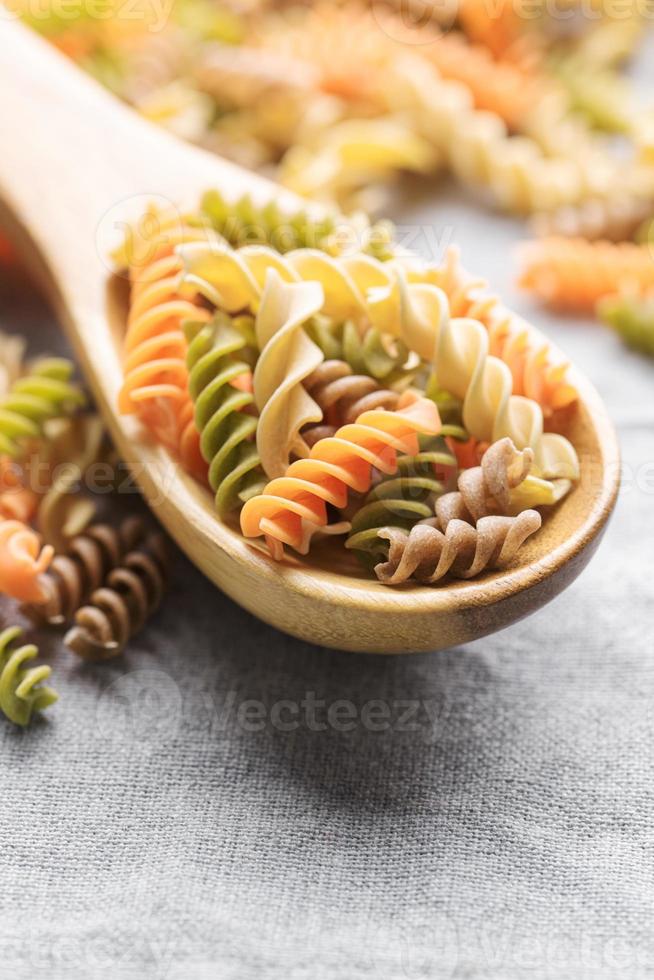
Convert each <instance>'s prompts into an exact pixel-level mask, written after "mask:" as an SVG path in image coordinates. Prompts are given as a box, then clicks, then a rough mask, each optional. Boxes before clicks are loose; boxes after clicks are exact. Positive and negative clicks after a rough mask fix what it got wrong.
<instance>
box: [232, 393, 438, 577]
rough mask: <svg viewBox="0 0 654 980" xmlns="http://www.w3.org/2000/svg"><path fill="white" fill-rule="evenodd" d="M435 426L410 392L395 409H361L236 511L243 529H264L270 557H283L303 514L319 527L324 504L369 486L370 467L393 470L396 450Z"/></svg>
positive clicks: (296, 543)
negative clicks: (389, 410)
mask: <svg viewBox="0 0 654 980" xmlns="http://www.w3.org/2000/svg"><path fill="white" fill-rule="evenodd" d="M439 430H440V419H439V417H438V411H437V409H436V406H435V405H434V403H433V402H431V401H429V400H428V399H426V398H421V397H419V396H416V395H413V394H412V393H411V392H405V394H404V395H403V396H402V398H401V399H400V402H399V403H398V409H397V411H394V412H386V411H383V410H379V411H373V412H364V413H363V415H361V416H359V418H358V419H357V421H356V423H355V424H354V425H346V426H343V427H342V428H340V429H338V431H337V432H336V434H335V436H333V437H332V438H328V439H322V440H321V441H320V442H317V443H316V444H315V445H314V446H313V447H312V449H311V452H310V454H309V457H308V458H307V459H301V460H297V461H296V462H294V463H291V465H290V466H289V468H288V470H287V471H286V474H285V476H283V477H281V478H279V479H276V480H272V481H271V482H270V483H269V484H268V485H267V486H266V488H265V490H264V492H263V494H261V495H260V496H258V497H253V498H252V499H251V500H248V501H247V503H246V504H245V506H244V507H243V510H242V511H241V530H242V532H243V534H244V535H245V537H248V538H253V537H259V536H260V535H264V534H265V535H266V537H267V540H268V544H269V547H270V549H271V552H272V554H273V557H275V558H281V557H282V555H283V545H284V544H287V545H290V546H291V547H292V548H295V549H296V550H298V549H299V547H300V546H301V544H302V541H303V528H302V522H303V520H304V521H307V522H309V524H311V525H313V526H317V527H324V526H325V525H326V524H327V504H332V505H333V506H335V507H337V508H342V507H344V506H345V503H346V501H347V493H348V489H349V490H355V491H357V492H359V493H364V492H366V491H367V490H368V489H369V488H370V482H371V472H372V469H373V467H374V468H375V469H377V470H379V471H380V472H382V473H394V472H395V471H396V468H397V462H396V460H397V454H398V453H401V454H404V455H411V456H415V455H416V453H417V452H418V439H417V435H418V433H423V434H426V435H436V434H437V433H438V431H439Z"/></svg>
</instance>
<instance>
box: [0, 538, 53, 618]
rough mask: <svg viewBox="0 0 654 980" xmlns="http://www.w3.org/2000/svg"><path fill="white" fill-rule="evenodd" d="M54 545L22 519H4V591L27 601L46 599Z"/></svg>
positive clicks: (0, 572)
mask: <svg viewBox="0 0 654 980" xmlns="http://www.w3.org/2000/svg"><path fill="white" fill-rule="evenodd" d="M53 555H54V549H53V548H52V546H51V545H45V546H44V547H43V548H42V547H41V541H40V538H39V536H38V534H36V533H35V532H34V531H33V530H32V529H31V528H30V527H27V525H25V524H22V523H21V521H13V520H8V521H0V592H4V594H5V595H9V596H11V597H12V598H14V599H20V600H21V601H23V602H44V601H45V599H46V595H47V593H46V591H45V586H44V572H46V570H47V568H48V566H49V565H50V562H51V561H52V557H53Z"/></svg>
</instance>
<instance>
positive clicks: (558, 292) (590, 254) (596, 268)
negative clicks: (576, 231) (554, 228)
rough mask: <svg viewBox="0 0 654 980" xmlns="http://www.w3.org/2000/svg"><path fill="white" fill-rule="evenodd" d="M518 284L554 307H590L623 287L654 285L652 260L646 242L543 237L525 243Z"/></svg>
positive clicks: (639, 288) (582, 309)
mask: <svg viewBox="0 0 654 980" xmlns="http://www.w3.org/2000/svg"><path fill="white" fill-rule="evenodd" d="M520 285H521V286H522V287H523V288H524V289H527V290H529V292H531V293H533V294H534V295H535V296H536V297H537V298H538V299H540V300H541V301H542V302H543V303H546V304H547V305H548V306H552V307H554V308H555V309H558V310H571V311H577V312H587V313H592V312H594V310H595V306H596V305H597V302H598V301H599V300H601V299H603V298H604V297H605V296H610V295H612V294H614V293H618V292H620V290H621V289H624V288H625V287H627V288H633V289H634V290H635V291H636V292H646V291H647V290H648V289H651V288H654V262H652V254H651V251H650V249H649V247H648V246H646V245H634V244H632V243H629V242H622V243H620V244H618V245H616V244H613V243H612V242H602V241H600V242H588V241H586V240H585V239H582V238H556V237H553V238H544V239H542V240H541V241H537V242H530V243H528V244H526V245H525V246H524V248H523V253H522V273H521V276H520Z"/></svg>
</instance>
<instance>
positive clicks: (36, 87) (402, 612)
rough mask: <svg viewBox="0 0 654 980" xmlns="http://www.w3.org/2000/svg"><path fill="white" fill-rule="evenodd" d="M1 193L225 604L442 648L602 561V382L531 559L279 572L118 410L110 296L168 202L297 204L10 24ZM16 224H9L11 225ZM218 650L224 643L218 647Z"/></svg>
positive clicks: (610, 468)
mask: <svg viewBox="0 0 654 980" xmlns="http://www.w3.org/2000/svg"><path fill="white" fill-rule="evenodd" d="M0 132H2V136H3V140H2V153H0V197H1V199H2V201H3V202H4V205H5V207H6V209H7V214H9V213H10V214H11V215H13V218H14V231H15V233H16V235H17V236H18V239H17V241H18V243H19V244H20V243H21V242H22V244H23V245H24V246H25V253H26V254H27V255H29V256H30V257H31V261H32V264H33V265H36V267H37V271H38V273H39V275H40V276H41V279H42V281H43V282H44V284H45V285H46V286H47V288H48V291H49V294H50V295H51V296H52V298H53V301H54V304H55V307H56V310H57V311H58V314H59V315H60V317H61V322H62V323H63V324H64V326H65V328H66V330H67V332H68V335H69V337H70V339H71V341H72V343H73V346H74V348H75V352H76V354H77V356H78V358H79V360H80V362H81V364H82V367H83V370H84V373H85V375H86V378H87V379H88V382H89V384H90V386H91V388H92V390H93V394H94V396H95V398H96V400H97V403H98V406H99V408H100V411H101V412H102V414H103V416H104V418H105V420H106V423H107V425H108V427H109V429H110V431H111V435H112V437H113V439H114V441H115V443H116V445H117V447H118V449H119V451H120V453H121V454H122V456H123V458H124V459H125V461H126V462H127V463H128V465H129V466H130V467H131V468H132V470H133V473H134V475H135V477H136V479H137V480H138V483H139V484H140V486H141V489H142V491H143V493H144V494H145V497H146V499H147V500H148V501H149V503H150V505H151V506H152V508H153V510H154V511H155V513H156V515H157V517H158V518H159V520H160V521H161V522H162V523H163V524H164V525H165V526H166V528H167V529H168V531H169V532H170V534H171V535H172V536H173V538H175V540H176V541H177V542H178V544H179V545H180V547H181V548H182V549H183V550H184V551H185V552H186V553H187V554H188V556H189V557H190V558H191V559H192V560H193V561H194V562H195V564H196V565H197V566H198V567H199V568H201V569H202V571H203V572H205V573H206V575H208V576H209V578H211V579H212V581H214V582H215V583H216V584H217V585H218V586H219V587H220V588H221V589H222V590H223V591H224V592H226V593H227V595H229V596H231V598H233V599H235V600H236V602H238V603H240V604H241V605H242V606H244V607H245V608H246V609H248V610H250V611H251V612H252V613H254V614H255V615H256V616H258V617H260V618H261V619H263V620H265V621H266V622H268V623H271V624H272V625H273V626H276V627H278V628H279V629H282V630H285V631H286V632H288V633H291V634H293V635H295V636H298V637H301V638H302V639H304V640H309V641H311V642H313V643H318V644H322V645H324V646H328V647H339V648H344V649H347V650H360V651H375V652H388V653H397V652H406V651H418V650H435V649H440V648H443V647H448V646H452V645H454V644H457V643H461V642H464V641H468V640H473V639H475V638H477V637H480V636H484V635H485V634H488V633H491V632H493V631H495V630H498V629H501V628H503V627H505V626H508V625H509V624H510V623H512V622H515V621H516V620H518V619H520V618H522V617H523V616H526V615H527V614H528V613H530V612H533V611H534V610H536V609H538V608H539V607H540V606H542V605H543V604H544V603H546V602H548V601H549V600H550V599H552V598H553V597H554V596H555V595H557V593H559V592H560V591H561V590H562V589H564V588H565V587H566V586H567V585H568V584H569V583H570V582H572V581H573V579H574V578H575V577H576V576H577V575H578V574H579V572H580V571H581V570H582V568H583V567H584V566H585V565H586V563H587V562H588V560H589V559H590V557H591V555H592V554H593V552H594V551H595V549H596V547H597V545H598V543H599V539H600V536H601V532H602V531H603V529H604V527H605V525H606V522H607V520H608V518H609V516H610V513H611V511H612V509H613V506H614V503H615V499H616V495H617V491H618V485H619V455H618V447H617V443H616V437H615V434H614V431H613V428H612V426H611V423H610V421H609V419H608V417H607V413H606V411H605V409H604V407H603V405H602V403H601V400H600V398H599V396H598V394H597V393H596V391H595V390H594V388H593V387H592V386H591V385H590V384H589V382H588V381H586V380H585V379H584V378H579V387H580V391H581V402H580V405H579V406H578V409H577V410H576V411H575V412H573V413H571V416H570V420H569V423H568V424H567V426H566V434H567V435H568V436H569V438H570V439H571V440H572V442H573V443H574V445H575V446H576V448H577V450H578V452H579V456H580V459H581V468H582V478H581V481H580V483H579V485H578V486H577V487H576V488H575V489H574V491H573V492H572V493H571V494H570V495H569V497H568V498H567V499H566V500H565V501H564V502H563V503H562V504H561V505H560V506H559V507H558V508H557V509H556V510H555V511H554V512H553V513H552V514H551V515H550V516H548V517H547V519H546V520H545V523H544V527H543V529H542V530H541V531H540V532H539V533H538V534H537V535H535V536H534V537H533V538H532V539H531V540H530V541H529V542H528V543H527V545H526V546H525V547H524V549H523V551H522V553H521V559H520V562H519V564H517V565H515V566H514V567H511V568H510V569H508V570H506V571H502V572H496V573H492V574H488V575H485V576H484V577H482V578H481V579H479V580H477V581H472V582H452V583H450V584H448V585H447V586H444V587H440V588H439V587H436V588H427V587H422V586H420V587H404V588H401V589H397V590H394V589H390V588H387V587H385V586H382V585H380V584H378V583H377V582H375V581H374V580H371V579H370V577H369V576H367V575H366V574H364V573H363V572H362V571H361V570H359V569H358V567H357V566H356V564H355V562H354V559H351V557H350V556H349V555H348V554H347V553H345V551H344V549H342V548H340V549H339V550H338V551H331V552H330V551H329V550H327V551H326V552H325V553H320V554H319V552H316V554H312V555H311V556H309V557H308V558H307V559H305V560H304V559H294V558H289V559H288V560H287V561H285V562H284V563H281V564H275V563H274V562H273V561H271V560H269V559H268V558H267V557H266V556H264V555H263V554H262V553H261V552H259V551H257V550H256V549H255V548H253V547H252V546H251V545H250V544H249V543H248V542H247V541H245V540H243V538H242V537H241V536H240V535H239V533H238V531H237V530H236V529H235V528H231V527H228V526H226V525H225V524H224V523H221V521H220V520H218V518H217V517H216V514H215V513H214V509H213V502H212V497H211V495H210V494H209V493H208V492H207V491H206V490H204V489H203V488H202V487H200V486H199V485H198V484H197V483H195V482H194V481H193V480H192V479H191V478H190V477H188V476H186V475H185V474H184V473H183V472H181V471H180V470H179V469H178V468H177V467H176V466H175V464H174V462H173V461H172V460H171V458H170V456H169V455H168V454H167V452H166V451H165V450H164V449H162V448H161V447H159V446H157V445H154V444H152V443H151V442H150V441H148V439H147V437H146V436H145V435H144V433H143V431H142V429H141V428H140V426H139V425H138V424H137V423H136V422H135V421H134V420H133V419H131V418H125V417H123V416H120V415H118V414H117V412H116V401H117V394H118V389H119V387H120V384H121V379H122V374H121V366H120V345H121V336H122V333H123V330H124V317H125V307H124V304H121V303H119V302H116V301H115V297H113V296H112V291H111V290H108V289H107V285H108V281H109V279H110V263H109V261H108V259H107V251H108V249H109V247H110V246H111V245H112V244H115V243H116V242H117V241H118V240H119V238H120V229H121V224H122V223H123V222H127V221H130V220H134V219H135V218H137V217H138V216H139V215H140V214H142V212H143V211H144V209H145V206H146V204H147V202H148V201H149V200H150V199H153V198H154V199H160V198H161V197H162V196H163V197H164V198H166V199H169V200H170V201H171V202H174V203H175V204H178V205H180V206H182V207H186V206H197V202H198V200H199V198H200V195H201V194H202V193H203V191H205V190H207V189H208V188H212V187H215V188H218V189H219V190H220V191H221V192H222V193H223V194H224V195H226V196H228V197H233V198H234V199H236V198H237V197H238V196H239V195H241V194H243V193H246V192H247V193H250V194H251V195H252V196H253V198H254V199H255V200H257V201H260V202H262V203H264V202H266V201H270V200H273V199H274V200H275V201H276V202H277V203H278V204H279V205H280V206H281V207H283V208H286V207H288V208H297V206H298V204H301V203H302V202H299V201H298V199H297V198H295V197H293V195H291V194H289V193H287V192H285V191H283V190H281V189H280V188H279V187H277V186H275V185H273V184H272V183H268V182H267V181H265V180H263V179H261V178H260V177H257V176H254V175H253V174H251V173H247V172H246V171H244V170H241V169H239V168H238V167H235V166H233V165H231V164H229V163H226V162H225V161H224V160H220V159H218V158H216V157H214V156H212V155H209V154H207V153H205V152H202V151H200V150H198V149H194V148H192V147H190V146H187V145H185V144H182V143H181V142H178V141H177V140H176V139H175V138H173V137H172V136H170V135H168V134H166V133H165V132H163V131H161V130H159V129H157V128H155V127H153V126H151V125H149V124H148V123H146V122H144V121H142V120H141V119H139V118H138V116H136V115H135V114H134V113H132V112H131V111H130V110H129V109H127V108H125V107H123V106H122V105H120V104H119V103H118V102H117V101H116V100H115V99H114V98H113V97H112V96H111V95H109V94H108V93H106V92H105V91H104V90H102V89H101V88H100V87H99V86H98V85H96V84H95V83H94V82H93V81H92V80H91V79H89V78H87V77H86V76H85V75H83V74H82V73H81V72H80V71H78V70H77V69H76V68H74V67H73V66H72V65H70V64H69V63H68V62H67V61H66V60H65V59H64V58H63V57H62V56H60V55H59V54H58V53H57V52H55V51H54V50H53V49H51V48H50V47H49V45H47V44H46V43H45V42H43V41H41V40H40V39H38V38H37V37H36V36H34V35H32V33H31V32H29V31H28V30H27V29H25V28H23V27H22V26H20V25H18V24H16V23H11V22H9V21H8V20H7V19H4V20H3V19H2V18H0ZM7 214H6V215H5V218H6V217H7ZM217 641H219V636H218V637H217Z"/></svg>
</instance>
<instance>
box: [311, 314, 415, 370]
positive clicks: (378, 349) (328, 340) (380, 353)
mask: <svg viewBox="0 0 654 980" xmlns="http://www.w3.org/2000/svg"><path fill="white" fill-rule="evenodd" d="M305 330H306V332H307V333H308V335H309V336H310V337H311V339H312V340H313V342H314V343H315V344H317V345H318V347H320V349H321V351H322V352H323V354H324V355H325V360H326V361H347V363H348V364H349V365H350V367H351V368H352V371H353V372H354V374H368V375H370V377H371V378H375V379H376V380H377V381H382V382H383V383H384V384H385V385H387V386H391V385H393V386H395V385H397V386H399V387H401V386H402V382H404V383H405V384H408V383H409V382H410V381H411V380H412V379H413V378H414V377H415V374H416V372H417V370H418V368H419V366H420V362H419V360H418V358H416V357H415V356H413V357H411V356H410V352H409V350H408V348H407V347H406V346H405V345H404V344H403V343H402V341H401V340H396V339H395V338H393V339H392V340H387V339H386V338H384V337H383V336H382V334H381V333H380V332H379V330H377V329H376V328H375V327H370V328H369V329H368V330H367V331H366V333H365V334H364V336H363V337H361V334H360V333H359V331H358V330H357V327H356V325H355V324H354V323H352V322H351V321H349V320H348V321H346V322H345V323H334V322H333V321H331V320H329V319H327V318H326V317H314V318H313V319H312V320H310V321H309V323H307V324H306V327H305Z"/></svg>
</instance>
